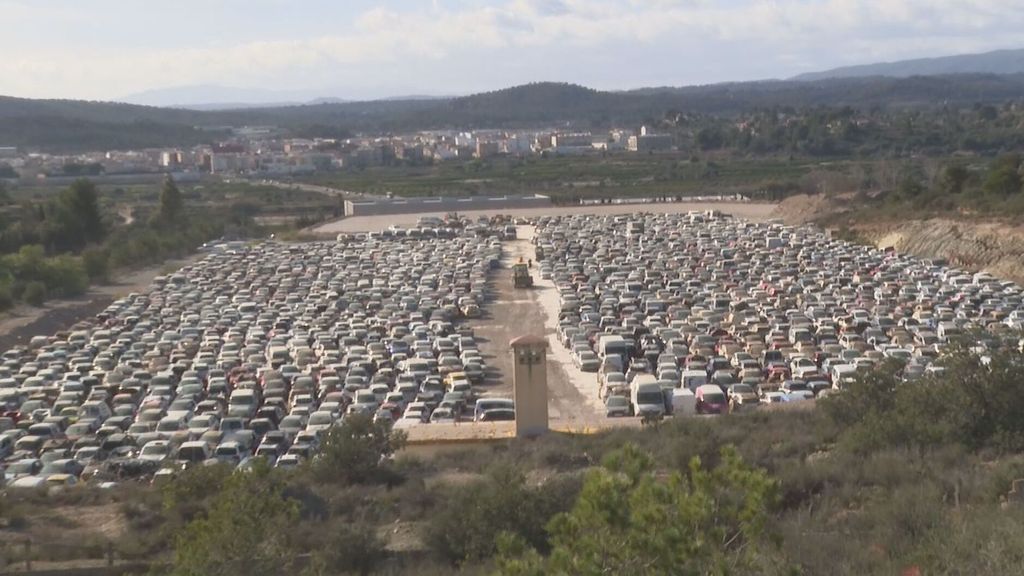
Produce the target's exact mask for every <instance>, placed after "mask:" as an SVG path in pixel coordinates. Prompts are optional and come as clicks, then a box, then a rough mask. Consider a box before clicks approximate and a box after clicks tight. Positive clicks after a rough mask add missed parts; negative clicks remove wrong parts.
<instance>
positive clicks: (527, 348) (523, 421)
mask: <svg viewBox="0 0 1024 576" xmlns="http://www.w3.org/2000/svg"><path fill="white" fill-rule="evenodd" d="M509 346H511V347H512V366H513V368H512V379H513V387H514V388H513V394H514V396H515V402H516V436H518V437H520V438H522V437H529V436H539V435H541V434H544V433H545V432H547V431H548V370H547V350H548V343H547V341H546V340H544V339H543V338H541V337H539V336H520V337H519V338H516V339H515V340H513V341H512V342H510V343H509Z"/></svg>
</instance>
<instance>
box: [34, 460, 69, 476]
mask: <svg viewBox="0 0 1024 576" xmlns="http://www.w3.org/2000/svg"><path fill="white" fill-rule="evenodd" d="M65 471H66V470H65V469H64V462H60V461H58V462H50V463H49V464H47V465H46V466H43V469H42V471H40V472H39V473H40V474H63V473H64V472H65Z"/></svg>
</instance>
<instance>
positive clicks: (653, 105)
mask: <svg viewBox="0 0 1024 576" xmlns="http://www.w3.org/2000/svg"><path fill="white" fill-rule="evenodd" d="M1022 99H1024V74H1017V75H984V74H976V75H951V76H933V77H913V78H854V79H838V80H822V81H814V82H794V81H779V82H746V83H730V84H715V85H709V86H692V87H684V88H671V87H665V88H645V89H640V90H631V91H625V92H602V91H597V90H591V89H588V88H584V87H581V86H576V85H572V84H558V83H539V84H529V85H525V86H518V87H514V88H508V89H504V90H498V91H495V92H488V93H483V94H476V95H472V96H465V97H458V98H448V99H438V100H381V101H373V102H347V103H327V104H315V105H305V106H289V107H278V108H255V109H245V110H227V111H208V112H202V111H195V110H180V109H169V108H154V107H147V106H136V105H130V104H118V103H102V102H85V101H70V100H25V99H18V98H0V146H19V147H24V148H39V149H43V150H53V151H72V150H88V149H118V148H137V147H149V146H175V145H190V144H195V143H200V142H208V141H213V140H217V139H220V138H221V137H222V136H223V133H222V132H220V131H218V130H217V128H218V127H224V126H244V125H273V126H280V127H283V128H285V129H288V130H290V131H291V132H292V133H294V134H296V135H300V136H345V135H347V134H350V133H360V132H361V133H380V132H388V131H391V132H399V131H411V130H423V129H446V128H460V129H473V128H525V127H542V126H560V127H565V128H578V129H601V128H607V127H610V126H613V125H635V124H639V123H642V122H647V121H654V120H657V119H661V118H664V117H665V115H666V114H668V113H670V112H681V113H697V114H706V115H714V116H731V115H736V114H740V113H744V112H749V111H751V110H755V109H763V108H771V107H791V108H807V107H820V106H825V107H840V106H851V107H854V108H861V109H877V108H881V109H900V108H918V109H929V108H939V107H945V108H948V107H969V106H972V105H974V104H979V103H980V104H996V103H1003V102H1008V101H1015V100H1022Z"/></svg>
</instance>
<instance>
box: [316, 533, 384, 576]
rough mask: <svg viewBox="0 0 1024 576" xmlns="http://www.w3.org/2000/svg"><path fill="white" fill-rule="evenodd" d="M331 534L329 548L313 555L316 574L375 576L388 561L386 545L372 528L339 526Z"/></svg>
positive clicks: (327, 546) (325, 547)
mask: <svg viewBox="0 0 1024 576" xmlns="http://www.w3.org/2000/svg"><path fill="white" fill-rule="evenodd" d="M330 534H331V536H330V538H329V539H328V541H327V544H326V546H324V547H323V548H322V549H320V550H318V551H316V552H314V554H313V560H312V564H313V572H314V573H316V574H320V573H322V574H338V573H346V574H348V573H353V574H360V575H366V574H370V573H372V572H374V571H375V570H376V569H377V567H378V566H379V565H380V564H381V562H382V561H383V560H384V559H385V556H386V554H387V552H386V551H385V549H384V541H383V540H381V539H380V537H379V536H377V533H376V531H375V529H374V527H373V526H370V525H368V524H347V523H346V524H340V525H338V526H332V527H331V529H330Z"/></svg>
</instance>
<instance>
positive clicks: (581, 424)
mask: <svg viewBox="0 0 1024 576" xmlns="http://www.w3.org/2000/svg"><path fill="white" fill-rule="evenodd" d="M532 238H533V227H532V226H519V227H518V239H517V240H515V241H511V242H505V243H504V257H503V259H502V266H501V268H500V269H499V270H498V273H497V274H496V277H495V280H494V290H493V293H494V294H495V299H494V300H493V301H492V302H491V303H490V305H489V306H488V316H487V317H486V318H483V319H481V320H479V321H475V322H473V323H471V324H470V325H471V326H472V327H473V329H474V332H475V333H476V334H477V335H478V336H480V337H481V338H482V339H481V346H480V348H481V352H482V353H483V354H484V359H485V360H486V361H487V362H488V367H489V368H490V369H491V370H492V373H491V374H490V375H489V378H488V381H487V384H486V385H485V389H486V393H485V395H487V396H499V397H505V398H511V397H512V355H511V353H510V351H509V346H508V343H509V342H510V341H511V340H513V339H514V338H517V337H519V336H524V335H535V336H542V337H545V338H547V339H548V341H549V344H550V346H551V348H550V349H549V353H548V362H547V377H548V394H549V396H548V411H549V415H550V418H551V427H552V428H555V429H560V430H584V429H593V428H597V427H601V426H604V425H605V424H606V422H605V418H604V411H603V409H602V407H601V404H600V402H599V401H598V399H597V388H596V379H595V380H594V389H593V394H592V395H591V394H590V390H589V383H588V382H586V381H587V380H588V378H587V377H586V376H585V375H583V374H582V373H581V372H579V371H578V370H576V367H575V366H574V365H573V364H572V360H571V358H568V352H567V351H566V350H565V349H564V348H563V347H562V346H561V344H559V343H558V342H557V337H556V336H555V327H556V326H557V323H558V294H557V292H556V291H555V287H554V284H551V283H550V282H549V281H542V280H541V279H540V275H539V270H538V269H537V268H536V267H535V268H534V286H533V288H531V289H518V290H517V289H515V288H513V287H512V264H514V263H515V262H517V261H518V260H519V259H520V258H522V259H523V260H524V261H525V260H534V261H536V259H535V256H536V252H535V250H534V246H533V244H532V243H531V239H532ZM567 362H568V364H567ZM580 376H583V377H582V378H580Z"/></svg>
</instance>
